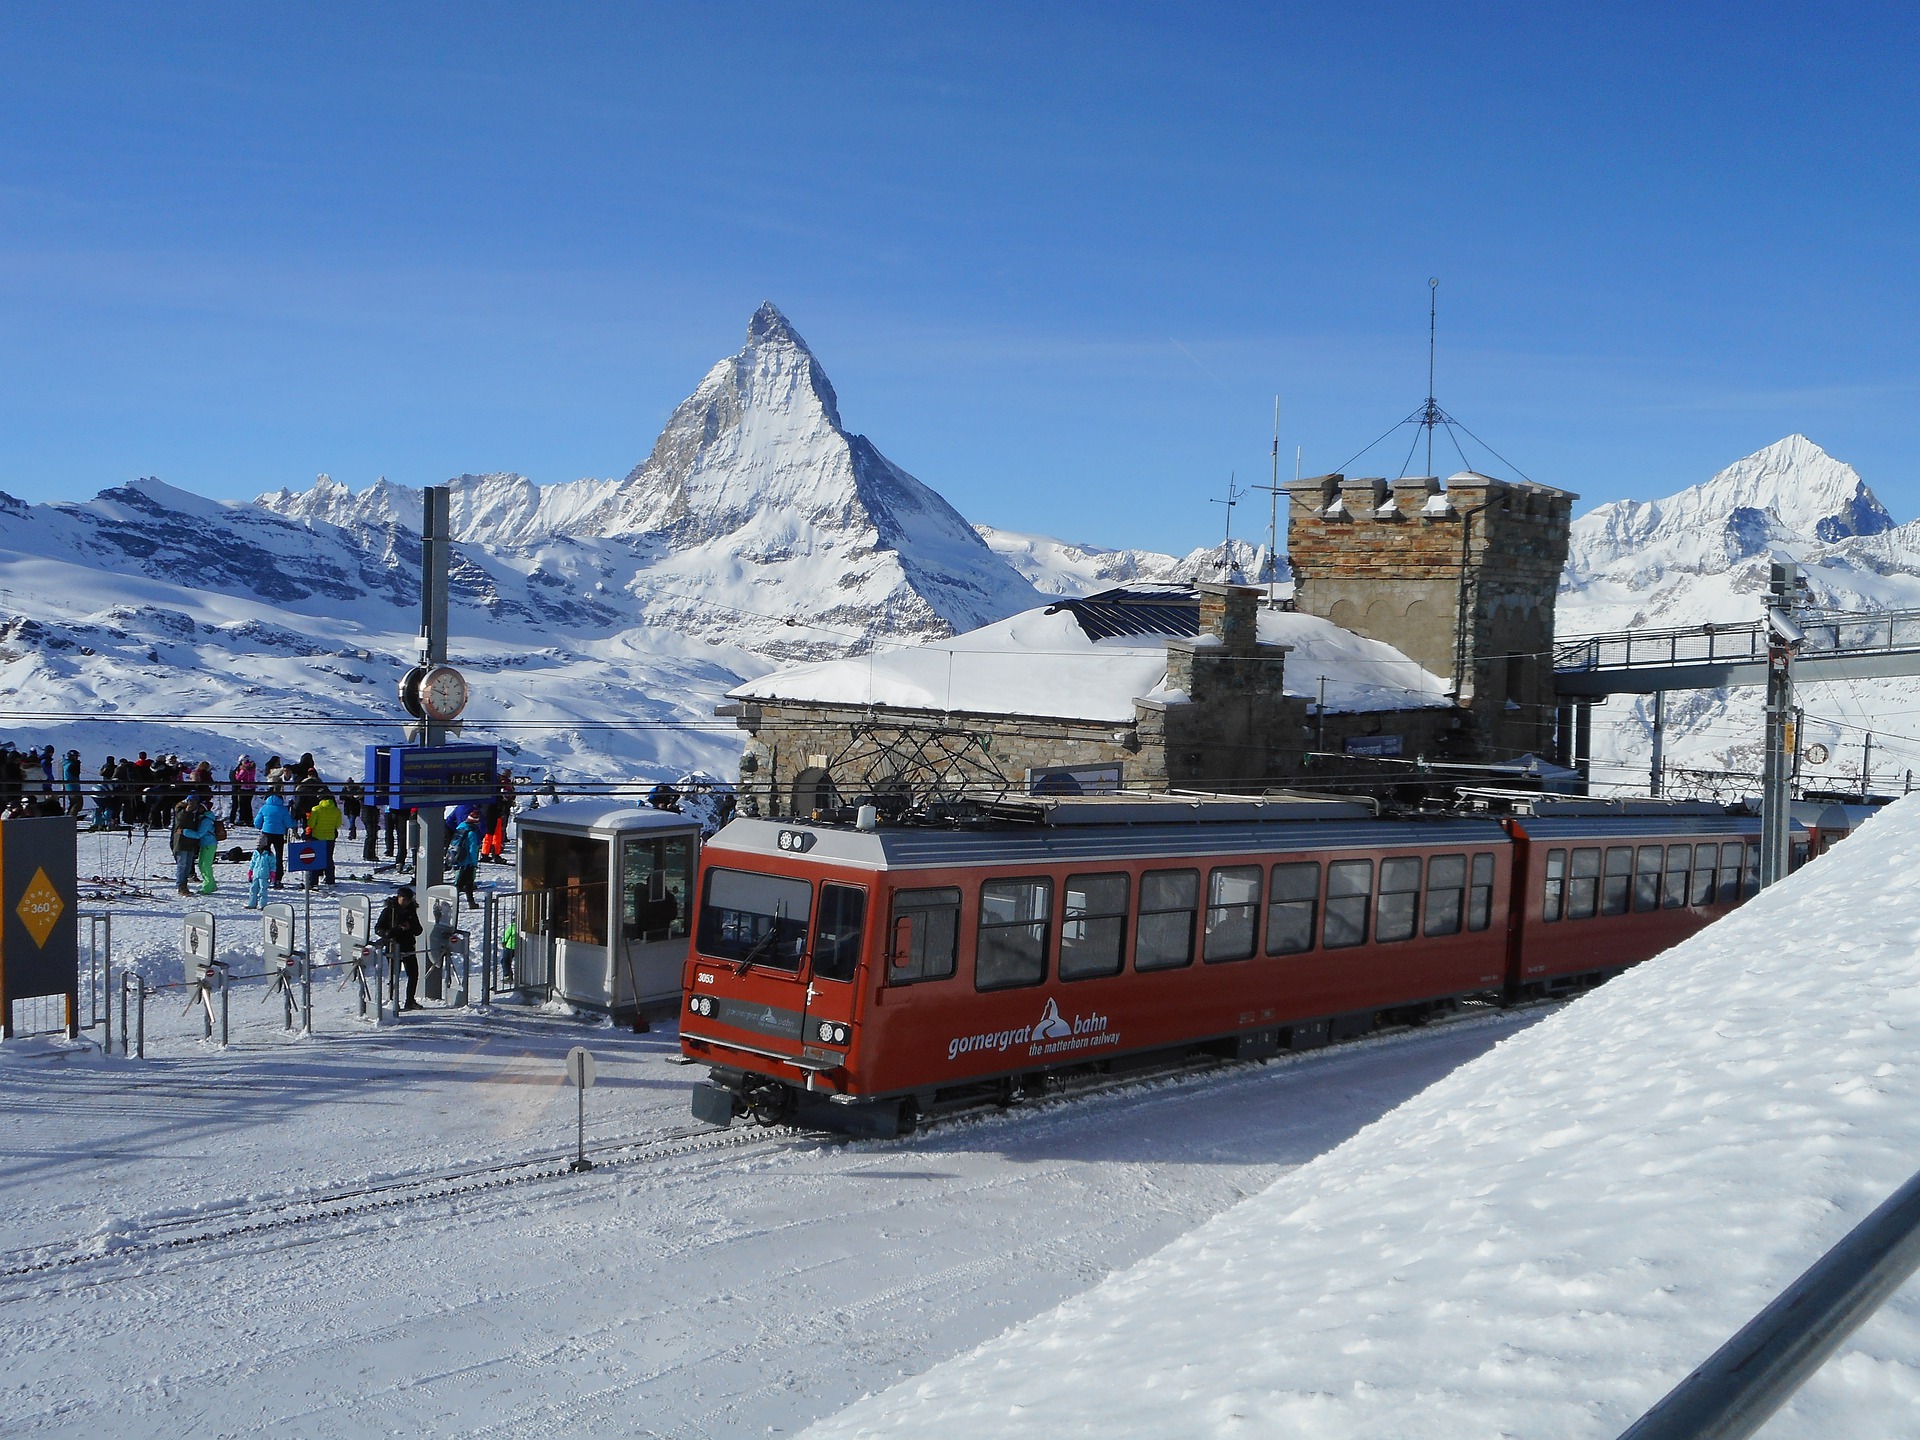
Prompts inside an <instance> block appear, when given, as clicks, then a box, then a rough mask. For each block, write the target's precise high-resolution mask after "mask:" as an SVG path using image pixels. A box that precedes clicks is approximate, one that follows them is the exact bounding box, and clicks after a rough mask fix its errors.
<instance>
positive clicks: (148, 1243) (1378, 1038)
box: [0, 1000, 1563, 1286]
mask: <svg viewBox="0 0 1920 1440" xmlns="http://www.w3.org/2000/svg"><path fill="white" fill-rule="evenodd" d="M1561 1003H1563V1002H1561V1001H1558V1000H1539V1001H1532V1002H1528V1003H1526V1004H1524V1005H1520V1006H1516V1007H1513V1010H1521V1011H1526V1010H1536V1009H1545V1008H1549V1007H1553V1006H1557V1005H1559V1004H1561ZM1511 1013H1513V1012H1512V1010H1501V1009H1498V1008H1496V1007H1492V1006H1487V1007H1478V1006H1475V1007H1469V1008H1468V1009H1465V1010H1462V1011H1461V1012H1459V1013H1458V1014H1455V1015H1452V1016H1447V1017H1442V1018H1436V1019H1434V1020H1432V1021H1430V1022H1429V1023H1427V1024H1426V1025H1423V1026H1419V1027H1414V1026H1394V1027H1391V1028H1387V1029H1382V1030H1378V1031H1375V1032H1374V1033H1372V1034H1370V1035H1367V1036H1364V1037H1361V1038H1358V1039H1355V1040H1350V1041H1344V1042H1341V1043H1339V1044H1337V1045H1331V1046H1327V1047H1325V1048H1322V1049H1319V1050H1314V1051H1308V1052H1304V1053H1302V1054H1298V1055H1291V1056H1281V1057H1276V1061H1249V1060H1231V1059H1223V1058H1219V1057H1187V1058H1184V1059H1180V1060H1170V1061H1169V1062H1168V1063H1166V1064H1165V1065H1161V1066H1153V1067H1147V1068H1142V1069H1138V1070H1132V1071H1129V1072H1127V1073H1126V1074H1124V1075H1093V1074H1089V1075H1060V1076H1054V1077H1050V1079H1049V1081H1048V1084H1047V1087H1046V1089H1045V1090H1044V1091H1042V1092H1039V1093H1037V1094H1032V1095H1029V1096H1028V1097H1027V1098H1025V1099H1023V1100H1021V1101H1019V1102H1018V1103H1017V1104H1016V1105H1014V1106H1012V1107H1002V1106H999V1105H995V1104H992V1103H985V1104H982V1105H979V1106H972V1107H965V1108H958V1109H954V1110H950V1111H945V1112H942V1113H940V1114H938V1115H936V1116H932V1117H929V1118H928V1119H926V1120H925V1121H923V1123H922V1124H921V1126H920V1128H919V1131H918V1133H919V1134H925V1133H927V1132H928V1131H931V1130H938V1129H943V1128H947V1127H950V1126H956V1125H966V1124H969V1123H977V1122H979V1121H981V1120H982V1119H983V1118H986V1117H990V1116H1006V1117H1007V1118H1009V1119H1011V1118H1013V1117H1014V1116H1015V1115H1029V1116H1033V1117H1035V1118H1038V1117H1040V1116H1042V1115H1049V1116H1051V1115H1053V1114H1054V1113H1055V1112H1059V1111H1062V1110H1067V1109H1070V1108H1072V1107H1073V1106H1075V1105H1079V1104H1083V1103H1085V1102H1087V1101H1089V1100H1094V1099H1098V1098H1101V1097H1105V1096H1111V1095H1119V1094H1124V1093H1126V1092H1129V1091H1133V1092H1146V1091H1151V1090H1154V1089H1158V1088H1162V1087H1165V1086H1167V1085H1169V1084H1172V1085H1183V1084H1188V1083H1201V1082H1203V1081H1204V1080H1206V1079H1207V1078H1208V1077H1211V1076H1217V1075H1220V1074H1226V1073H1236V1072H1248V1073H1251V1072H1254V1071H1255V1070H1257V1069H1258V1067H1260V1066H1261V1065H1263V1064H1270V1063H1276V1062H1277V1063H1279V1064H1283V1065H1299V1064H1312V1063H1313V1062H1314V1061H1315V1060H1317V1059H1323V1058H1330V1057H1332V1056H1335V1055H1349V1054H1351V1053H1352V1052H1353V1051H1355V1050H1358V1049H1365V1048H1369V1047H1372V1046H1381V1045H1391V1044H1394V1043H1397V1042H1402V1041H1404V1040H1405V1039H1407V1038H1408V1037H1410V1036H1412V1035H1417V1034H1420V1033H1422V1032H1427V1033H1435V1032H1439V1031H1444V1030H1449V1029H1453V1028H1455V1027H1457V1026H1462V1025H1472V1024H1485V1023H1492V1022H1494V1021H1496V1020H1497V1019H1499V1018H1500V1017H1501V1016H1503V1015H1506V1014H1511ZM1009 1108H1010V1109H1011V1111H1012V1114H1011V1115H1010V1114H1008V1110H1009ZM910 1138H911V1137H902V1139H901V1140H900V1141H850V1140H849V1139H848V1138H847V1137H845V1136H837V1135H828V1134H823V1133H821V1132H819V1131H813V1130H801V1129H797V1128H794V1127H791V1126H771V1127H760V1126H741V1127H738V1128H733V1129H727V1130H713V1129H709V1128H708V1127H706V1126H703V1125H699V1126H694V1125H690V1126H684V1127H681V1128H678V1129H673V1130H668V1131H664V1132H654V1133H650V1134H646V1135H635V1136H626V1137H621V1138H617V1139H613V1140H601V1141H599V1142H598V1143H596V1144H594V1145H592V1146H590V1147H589V1148H588V1154H589V1155H590V1156H591V1158H592V1161H593V1169H594V1172H596V1173H597V1172H600V1171H604V1170H616V1169H621V1168H624V1167H627V1166H630V1165H640V1164H648V1163H657V1162H660V1161H664V1160H672V1159H678V1158H680V1157H683V1156H690V1155H701V1154H709V1153H720V1152H725V1151H729V1150H740V1149H745V1148H749V1147H758V1146H764V1145H780V1144H788V1145H791V1144H796V1143H806V1144H815V1145H829V1144H833V1145H838V1144H848V1143H860V1144H896V1143H905V1142H906V1141H907V1140H909V1139H910ZM573 1156H574V1151H573V1150H572V1149H570V1148H569V1149H561V1150H555V1151H552V1152H548V1153H543V1154H540V1155H534V1156H526V1157H522V1158H520V1159H517V1160H502V1161H497V1162H490V1163H483V1164H477V1165H465V1166H453V1167H448V1168H445V1169H441V1170H436V1171H433V1172H431V1173H428V1174H422V1175H414V1176H400V1177H396V1178H393V1179H388V1180H381V1181H377V1182H373V1183H370V1184H363V1185H352V1186H341V1187H338V1188H335V1189H330V1190H324V1191H321V1192H319V1193H316V1194H311V1195H291V1196H285V1197H282V1198H279V1199H269V1200H266V1201H261V1200H258V1199H254V1198H249V1199H245V1200H231V1201H224V1202H220V1203H218V1204H215V1205H211V1206H207V1207H204V1208H201V1209H199V1210H196V1211H195V1212H194V1213H193V1214H191V1215H181V1216H166V1217H161V1218H156V1219H152V1220H143V1221H138V1222H134V1223H133V1224H131V1225H129V1226H128V1227H127V1228H126V1229H125V1230H121V1231H118V1232H115V1233H113V1234H110V1235H107V1236H96V1237H91V1238H89V1239H87V1240H83V1241H77V1242H74V1241H69V1242H64V1243H59V1244H53V1245H43V1246H36V1247H31V1248H28V1249H24V1250H17V1251H12V1252H10V1253H6V1254H0V1286H4V1285H7V1284H11V1283H16V1282H21V1281H27V1280H32V1279H35V1278H40V1277H46V1276H49V1275H55V1274H59V1273H62V1272H68V1271H79V1270H84V1269H85V1268H86V1267H88V1266H90V1265H102V1264H114V1263H120V1262H124V1261H127V1260H131V1259H140V1258H143V1257H147V1256H159V1255H166V1254H170V1253H176V1252H181V1251H191V1250H194V1249H196V1248H199V1247H202V1246H209V1245H215V1244H218V1243H220V1242H222V1241H235V1240H247V1239H252V1238H255V1237H259V1236H264V1235H270V1234H272V1233H274V1232H276V1231H283V1230H288V1229H292V1228H295V1227H299V1226H303V1225H310V1224H315V1223H319V1222H324V1221H329V1220H357V1219H364V1218H368V1217H371V1216H375V1215H379V1214H382V1213H384V1212H388V1211H393V1210H398V1209H402V1208H404V1207H407V1206H413V1205H425V1204H433V1203H436V1202H442V1201H447V1200H456V1199H460V1198H463V1197H467V1196H473V1195H480V1194H485V1193H489V1192H494V1191H502V1190H508V1189H513V1188H517V1187H520V1186H530V1185H536V1184H539V1183H541V1182H543V1181H558V1180H563V1179H565V1178H566V1177H567V1176H568V1175H570V1174H572V1173H574V1172H573V1171H572V1169H571V1166H570V1162H571V1160H572V1159H573Z"/></svg>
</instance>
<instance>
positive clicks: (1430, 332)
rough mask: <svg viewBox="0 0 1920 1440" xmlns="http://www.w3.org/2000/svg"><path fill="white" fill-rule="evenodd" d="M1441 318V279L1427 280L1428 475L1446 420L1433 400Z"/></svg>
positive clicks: (1425, 421) (1424, 419) (1425, 422)
mask: <svg viewBox="0 0 1920 1440" xmlns="http://www.w3.org/2000/svg"><path fill="white" fill-rule="evenodd" d="M1439 317H1440V277H1439V276H1438V275H1434V276H1430V277H1429V278H1428V280H1427V403H1426V408H1424V409H1423V410H1422V411H1421V412H1420V423H1421V424H1422V425H1424V426H1425V427H1426V430H1427V474H1429V475H1431V474H1433V427H1434V426H1436V425H1438V424H1440V423H1442V421H1443V420H1444V419H1445V417H1444V416H1443V415H1441V413H1440V406H1439V404H1438V403H1437V402H1436V401H1435V400H1434V398H1433V341H1434V334H1435V329H1436V325H1437V323H1438V321H1439Z"/></svg>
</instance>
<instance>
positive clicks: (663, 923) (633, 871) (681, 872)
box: [620, 835, 694, 941]
mask: <svg viewBox="0 0 1920 1440" xmlns="http://www.w3.org/2000/svg"><path fill="white" fill-rule="evenodd" d="M621 855H622V858H621V877H620V878H621V885H620V928H621V932H622V933H623V934H624V935H625V936H626V938H627V939H629V940H641V941H657V940H684V939H686V937H687V925H688V921H689V920H690V918H691V913H690V912H691V910H692V907H691V906H690V905H688V904H687V896H688V895H689V894H691V893H692V891H693V864H694V849H693V836H691V835H668V836H665V837H663V838H658V839H656V838H651V837H647V838H637V837H629V838H628V839H627V841H626V842H625V845H624V848H623V850H622V852H621Z"/></svg>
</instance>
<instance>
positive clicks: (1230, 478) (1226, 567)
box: [1209, 470, 1247, 579]
mask: <svg viewBox="0 0 1920 1440" xmlns="http://www.w3.org/2000/svg"><path fill="white" fill-rule="evenodd" d="M1238 473H1239V472H1238V471H1232V470H1230V471H1228V472H1227V498H1226V499H1224V500H1214V501H1211V502H1209V503H1211V504H1214V505H1224V506H1226V507H1227V538H1226V539H1225V541H1223V542H1222V543H1221V547H1220V568H1221V570H1222V572H1223V573H1224V575H1225V577H1226V578H1227V579H1231V578H1232V577H1233V507H1234V506H1236V505H1238V504H1239V503H1240V497H1241V496H1242V495H1244V494H1246V493H1247V492H1246V491H1244V490H1241V489H1239V488H1237V487H1236V486H1235V485H1234V483H1233V482H1234V478H1235V476H1236V475H1237V474H1238Z"/></svg>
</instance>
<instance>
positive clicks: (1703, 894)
mask: <svg viewBox="0 0 1920 1440" xmlns="http://www.w3.org/2000/svg"><path fill="white" fill-rule="evenodd" d="M1719 853H1720V848H1719V847H1718V846H1717V845H1696V846H1695V847H1694V851H1693V893H1692V895H1690V896H1689V897H1688V900H1687V903H1688V904H1689V905H1711V904H1712V903H1713V860H1714V856H1716V855H1718V854H1719Z"/></svg>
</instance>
